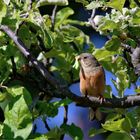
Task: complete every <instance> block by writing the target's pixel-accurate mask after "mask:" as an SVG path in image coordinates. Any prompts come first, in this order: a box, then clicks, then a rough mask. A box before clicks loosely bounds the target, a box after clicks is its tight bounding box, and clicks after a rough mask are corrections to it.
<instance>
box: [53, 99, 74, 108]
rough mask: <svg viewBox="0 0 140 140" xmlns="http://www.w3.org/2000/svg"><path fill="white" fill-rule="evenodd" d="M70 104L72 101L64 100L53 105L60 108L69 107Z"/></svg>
mask: <svg viewBox="0 0 140 140" xmlns="http://www.w3.org/2000/svg"><path fill="white" fill-rule="evenodd" d="M70 103H72V101H71V100H70V99H62V100H60V101H57V102H53V105H55V106H57V107H60V106H65V105H69V104H70Z"/></svg>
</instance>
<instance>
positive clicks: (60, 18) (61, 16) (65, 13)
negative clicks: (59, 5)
mask: <svg viewBox="0 0 140 140" xmlns="http://www.w3.org/2000/svg"><path fill="white" fill-rule="evenodd" d="M73 14H74V11H73V10H72V9H71V8H69V7H66V8H63V9H61V10H59V11H58V12H57V13H56V23H55V28H58V27H59V26H60V25H61V24H62V23H63V22H64V21H65V20H66V19H67V18H68V17H69V16H70V15H73Z"/></svg>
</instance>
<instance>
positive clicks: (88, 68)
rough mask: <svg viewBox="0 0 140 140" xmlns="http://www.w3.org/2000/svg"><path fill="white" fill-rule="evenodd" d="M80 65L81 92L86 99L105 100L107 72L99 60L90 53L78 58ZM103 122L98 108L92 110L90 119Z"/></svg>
mask: <svg viewBox="0 0 140 140" xmlns="http://www.w3.org/2000/svg"><path fill="white" fill-rule="evenodd" d="M76 60H78V61H79V63H80V74H79V76H80V91H81V93H82V94H84V95H85V97H89V98H90V97H92V96H93V97H99V98H100V99H101V98H103V93H104V90H105V72H104V69H103V67H102V66H101V65H100V64H99V62H98V61H97V59H96V58H95V57H94V56H93V55H92V54H89V53H82V54H80V55H79V56H76ZM94 118H96V119H98V120H101V119H102V113H101V112H100V111H99V109H97V108H92V109H91V108H90V113H89V119H90V120H93V119H94Z"/></svg>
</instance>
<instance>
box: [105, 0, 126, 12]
mask: <svg viewBox="0 0 140 140" xmlns="http://www.w3.org/2000/svg"><path fill="white" fill-rule="evenodd" d="M125 1H126V0H110V2H108V3H107V6H108V7H111V8H114V9H116V10H118V11H122V8H123V7H124V4H125Z"/></svg>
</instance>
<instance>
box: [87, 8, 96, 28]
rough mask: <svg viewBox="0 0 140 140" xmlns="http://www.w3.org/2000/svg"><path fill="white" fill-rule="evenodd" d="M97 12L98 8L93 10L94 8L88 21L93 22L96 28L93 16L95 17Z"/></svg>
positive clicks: (92, 24) (93, 26)
mask: <svg viewBox="0 0 140 140" xmlns="http://www.w3.org/2000/svg"><path fill="white" fill-rule="evenodd" d="M95 12H96V9H93V10H92V13H91V17H90V18H89V19H88V21H89V23H90V24H91V26H92V28H93V29H95V30H96V29H97V27H96V26H95V23H94V21H93V18H94V16H95Z"/></svg>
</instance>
